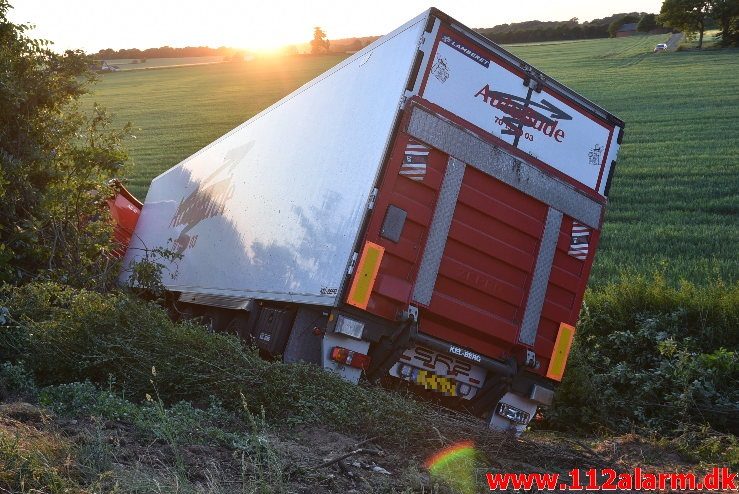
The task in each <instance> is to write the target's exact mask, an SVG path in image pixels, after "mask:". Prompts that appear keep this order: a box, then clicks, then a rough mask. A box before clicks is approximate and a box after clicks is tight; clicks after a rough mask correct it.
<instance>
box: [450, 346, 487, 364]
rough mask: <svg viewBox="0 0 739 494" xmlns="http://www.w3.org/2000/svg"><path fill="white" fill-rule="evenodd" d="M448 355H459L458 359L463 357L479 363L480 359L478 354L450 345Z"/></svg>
mask: <svg viewBox="0 0 739 494" xmlns="http://www.w3.org/2000/svg"><path fill="white" fill-rule="evenodd" d="M449 353H451V354H453V355H459V356H460V357H464V358H466V359H468V360H472V361H474V362H481V361H482V357H480V356H479V355H478V354H476V353H473V352H471V351H469V350H465V349H464V348H459V347H458V346H454V345H451V346H450V347H449Z"/></svg>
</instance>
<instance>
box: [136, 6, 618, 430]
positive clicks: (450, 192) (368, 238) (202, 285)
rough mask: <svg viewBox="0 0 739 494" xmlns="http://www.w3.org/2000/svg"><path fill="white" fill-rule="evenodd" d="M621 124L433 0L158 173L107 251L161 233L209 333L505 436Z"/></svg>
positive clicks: (584, 237) (521, 404)
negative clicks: (400, 389) (379, 386)
mask: <svg viewBox="0 0 739 494" xmlns="http://www.w3.org/2000/svg"><path fill="white" fill-rule="evenodd" d="M286 63H289V62H286ZM311 121H312V124H310V125H309V123H310V122H311ZM623 127H624V124H623V122H622V121H620V120H619V119H618V118H616V117H614V116H613V115H611V114H609V113H608V112H606V111H605V110H603V109H601V108H599V107H597V106H596V105H594V104H593V103H591V102H589V101H587V100H586V99H584V98H583V97H581V96H579V95H577V94H576V93H574V92H572V91H571V90H569V89H567V88H566V87H564V86H562V85H561V84H559V83H557V82H556V81H554V80H552V79H550V78H549V77H547V76H546V75H545V74H542V73H541V72H539V71H537V70H536V69H534V68H533V67H531V66H529V65H528V64H526V63H525V62H523V61H521V60H519V59H518V58H516V57H514V56H513V55H511V54H509V53H507V52H506V51H505V50H503V49H501V48H500V47H498V46H497V45H495V44H493V43H492V42H490V41H489V40H487V39H485V38H483V37H481V36H479V35H477V34H476V33H474V32H473V31H472V30H470V29H468V28H466V27H464V26H462V25H461V24H459V23H458V22H457V21H455V20H454V19H451V18H450V17H448V16H446V15H445V14H443V13H442V12H440V11H438V10H436V9H430V10H429V11H427V12H425V13H424V14H422V15H420V16H419V17H417V18H415V19H413V20H411V21H409V22H408V23H406V24H405V25H403V26H401V27H400V28H398V29H397V30H395V31H393V32H392V33H390V34H388V35H387V36H385V37H383V38H381V39H379V40H378V41H376V42H375V43H373V44H371V45H369V46H368V47H366V48H365V49H364V50H362V51H360V52H359V53H357V54H355V55H354V56H352V57H351V58H349V59H347V60H346V61H344V62H343V63H341V64H340V65H338V66H337V67H335V68H334V69H331V70H330V71H328V72H327V73H326V74H324V75H322V76H320V77H318V78H317V79H316V80H314V81H311V82H309V83H308V84H306V85H305V86H303V87H302V88H300V89H298V90H297V91H295V92H294V93H292V94H291V95H288V96H287V97H285V98H284V99H283V100H281V101H280V102H278V103H276V104H275V105H273V106H272V107H270V108H268V109H266V110H265V111H263V112H262V113H260V114H259V115H257V116H255V117H254V118H252V119H250V120H249V121H247V122H245V123H244V124H243V125H241V126H239V127H237V128H236V129H234V130H233V131H231V132H230V133H228V134H226V135H225V136H223V137H222V138H220V139H219V140H217V141H215V142H214V143H213V144H211V145H209V146H207V147H206V148H204V149H203V150H201V151H200V152H198V153H196V154H195V155H193V156H191V157H190V158H187V159H186V160H184V161H183V162H182V163H180V164H179V165H177V166H176V167H174V168H172V169H170V170H168V171H167V172H165V173H164V174H162V175H160V176H159V177H157V178H156V179H154V181H153V182H152V185H151V188H150V190H149V193H148V195H147V198H146V201H145V203H144V207H143V208H142V209H141V216H140V218H139V220H138V223H137V225H136V229H135V233H134V237H133V241H132V242H131V244H130V246H129V248H128V250H127V253H126V258H125V261H124V263H126V264H127V263H131V262H134V261H136V260H138V259H140V258H141V257H142V253H143V252H145V251H147V250H151V249H152V248H154V247H168V248H170V249H172V250H175V251H177V252H179V253H180V254H181V255H182V259H181V260H180V261H179V262H178V263H177V264H178V265H177V267H176V270H177V273H178V275H177V277H176V278H175V279H174V280H164V281H165V285H166V287H167V289H168V290H169V291H170V296H171V298H172V299H173V300H174V301H175V302H174V303H175V306H176V307H177V308H178V309H179V310H181V311H185V312H187V313H190V314H193V315H201V316H205V317H207V319H208V321H210V323H211V324H212V326H213V327H214V329H217V330H224V331H232V332H235V333H238V334H240V335H241V336H242V337H244V338H247V339H251V340H252V341H254V343H255V344H256V345H257V346H258V347H259V348H260V349H261V350H262V351H263V352H265V353H267V354H270V355H282V357H283V358H284V360H285V361H297V360H303V361H307V362H313V363H316V364H317V365H321V366H323V367H324V368H326V369H329V370H332V371H335V372H338V373H339V374H341V375H342V376H343V377H344V378H346V379H348V380H351V381H354V382H357V381H358V380H359V379H360V377H361V375H362V374H366V375H367V376H368V377H369V378H370V379H380V378H388V377H391V378H394V379H401V380H405V381H408V382H410V383H411V384H412V385H415V386H418V387H419V388H425V389H426V390H428V391H429V392H432V393H436V394H438V395H439V396H445V400H446V401H448V402H449V403H453V404H456V405H458V406H460V407H463V408H466V409H468V410H471V411H472V412H473V413H475V414H477V415H479V416H483V417H486V418H487V419H488V420H489V422H490V425H491V426H493V427H497V428H504V429H505V428H515V429H517V430H519V431H520V430H522V429H523V428H525V426H526V424H527V423H528V422H529V421H530V420H531V418H532V417H533V416H534V414H535V412H536V409H537V406H538V405H547V404H549V403H551V400H552V397H553V393H554V389H555V387H556V383H557V382H558V381H560V380H561V378H562V375H563V373H564V368H565V365H566V361H567V356H568V354H569V349H570V345H571V344H572V340H573V337H574V333H575V324H576V322H577V319H578V314H579V311H580V306H581V303H582V297H583V294H584V291H585V286H586V283H587V280H588V276H589V273H590V268H591V266H592V263H593V259H594V255H595V250H596V247H597V244H598V240H599V236H600V230H601V227H602V223H603V214H604V208H605V205H606V203H607V199H606V196H607V194H608V188H609V185H610V181H611V177H612V174H613V170H614V163H615V159H616V154H617V151H618V147H619V144H620V142H621V137H622V134H623ZM173 270H174V268H173ZM122 281H125V275H122Z"/></svg>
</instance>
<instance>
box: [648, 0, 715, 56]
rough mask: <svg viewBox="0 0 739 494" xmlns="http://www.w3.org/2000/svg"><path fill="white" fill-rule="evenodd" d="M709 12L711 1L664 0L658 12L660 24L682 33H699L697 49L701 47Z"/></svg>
mask: <svg viewBox="0 0 739 494" xmlns="http://www.w3.org/2000/svg"><path fill="white" fill-rule="evenodd" d="M710 12H711V0H665V1H664V3H662V8H661V10H660V12H659V19H660V22H662V23H664V24H667V25H668V26H672V27H674V28H676V29H679V30H681V31H684V32H685V33H686V34H688V35H692V34H694V33H696V32H697V33H699V39H698V48H701V46H702V45H703V33H704V31H705V29H706V19H707V18H708V16H709V15H710Z"/></svg>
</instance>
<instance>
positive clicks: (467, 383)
mask: <svg viewBox="0 0 739 494" xmlns="http://www.w3.org/2000/svg"><path fill="white" fill-rule="evenodd" d="M390 375H391V376H395V377H399V378H400V379H404V380H406V381H410V382H412V383H415V384H418V385H421V386H423V387H425V388H426V389H428V390H431V391H435V392H438V393H444V394H446V395H447V396H454V397H457V398H462V399H465V400H471V399H472V398H474V397H475V395H476V394H477V391H478V390H479V389H480V387H482V385H483V384H484V382H485V369H483V368H482V367H480V366H477V365H474V364H472V363H471V362H467V361H463V360H460V359H457V358H454V357H453V356H451V355H447V354H444V353H439V352H436V351H434V350H431V349H429V348H424V347H421V346H416V347H413V348H409V349H408V350H406V351H405V352H403V355H401V356H400V360H398V362H397V363H396V364H395V365H394V366H393V367H392V368H391V369H390Z"/></svg>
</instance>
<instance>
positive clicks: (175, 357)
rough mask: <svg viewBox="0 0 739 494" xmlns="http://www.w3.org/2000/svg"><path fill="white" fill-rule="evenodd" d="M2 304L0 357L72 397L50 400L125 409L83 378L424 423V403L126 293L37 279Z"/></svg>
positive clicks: (380, 423) (407, 425) (3, 295)
mask: <svg viewBox="0 0 739 494" xmlns="http://www.w3.org/2000/svg"><path fill="white" fill-rule="evenodd" d="M0 306H4V307H6V308H7V310H8V312H9V316H8V322H9V324H6V325H5V326H0V356H2V357H3V358H8V359H11V360H12V362H13V363H23V365H24V366H25V367H26V368H27V369H29V370H30V371H32V372H33V374H34V376H35V379H36V381H37V383H38V384H39V385H40V386H50V385H58V386H60V387H57V388H55V389H57V390H58V391H57V393H62V394H67V393H68V394H70V396H73V397H75V398H74V400H73V401H72V402H69V400H66V401H65V400H62V399H61V397H60V396H57V397H56V398H55V399H56V400H59V402H60V403H65V402H69V407H70V410H74V409H83V410H87V409H89V410H91V413H93V412H94V413H102V412H103V411H105V410H108V409H112V410H119V409H120V411H121V413H126V409H125V407H123V406H122V405H121V404H120V403H118V402H117V401H116V398H115V397H114V396H112V395H111V398H110V400H111V401H106V400H103V401H102V402H101V401H100V400H101V398H100V396H97V395H94V393H92V394H91V391H90V389H89V388H88V387H86V386H88V385H83V384H67V383H74V382H84V381H89V382H90V383H92V384H95V385H97V386H98V387H102V388H108V389H111V390H113V391H115V393H116V394H118V395H121V394H122V395H123V396H125V397H126V398H127V399H129V400H131V401H132V402H134V403H138V402H141V401H143V400H144V399H145V398H146V396H147V395H149V396H153V395H155V390H156V396H157V397H160V398H161V399H162V400H163V402H164V403H166V404H175V403H177V402H180V401H188V402H192V403H193V404H194V405H196V406H197V407H206V406H208V405H209V403H211V402H212V401H213V399H215V400H217V401H219V402H222V403H223V404H224V405H225V406H226V407H227V408H229V409H231V410H235V409H242V408H243V407H244V406H245V407H246V408H247V409H248V410H249V411H250V413H252V414H259V413H261V411H262V410H264V413H265V414H266V416H267V418H268V420H269V421H271V422H272V423H280V424H287V425H295V424H300V423H312V424H317V423H324V422H326V423H331V424H332V425H333V426H335V427H337V428H339V429H343V430H354V431H357V430H367V431H371V432H373V433H375V434H382V435H390V436H393V435H396V434H397V433H398V432H399V431H407V432H409V433H413V432H414V431H411V429H414V428H415V433H421V432H422V431H425V425H424V424H422V423H420V422H421V421H419V420H418V417H420V416H423V415H424V414H428V413H429V410H430V409H429V408H428V407H427V406H426V405H425V404H422V403H418V402H415V401H412V400H408V399H405V398H404V397H402V396H401V395H398V394H397V393H388V392H386V391H384V390H382V389H380V388H376V387H372V386H355V385H352V384H350V383H347V382H346V381H344V380H342V379H341V378H340V377H339V376H338V375H335V374H331V373H328V372H325V371H323V370H322V369H321V368H319V367H317V366H315V365H309V364H284V363H281V362H267V361H264V360H262V359H261V358H260V357H259V356H258V353H257V352H256V351H255V350H254V349H251V348H246V347H244V346H243V344H242V342H241V341H239V340H238V339H237V338H235V337H232V336H227V335H221V334H213V333H209V332H207V331H205V330H204V328H203V327H202V326H199V325H197V324H195V323H192V322H185V323H173V322H172V321H171V320H170V319H169V318H168V317H167V314H166V312H165V311H164V310H163V309H162V308H161V307H159V306H158V305H156V304H154V303H151V302H145V301H142V300H140V299H138V298H136V297H134V296H132V295H129V294H125V293H109V294H101V293H97V292H91V291H86V290H78V289H74V288H70V287H66V286H63V285H58V284H54V283H36V284H28V285H25V286H22V287H6V288H5V289H3V290H0ZM152 368H155V369H156V376H154V375H153V374H152ZM65 386H66V387H65ZM92 395H94V396H95V397H94V400H93V398H91V396H92ZM45 396H47V397H48V396H49V392H48V391H47V392H46V394H45ZM91 400H92V401H91ZM46 401H47V402H52V401H54V400H50V399H48V398H47V400H46ZM101 407H102V409H101ZM121 407H122V408H121ZM106 413H108V414H110V413H112V412H106ZM424 433H425V432H424Z"/></svg>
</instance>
